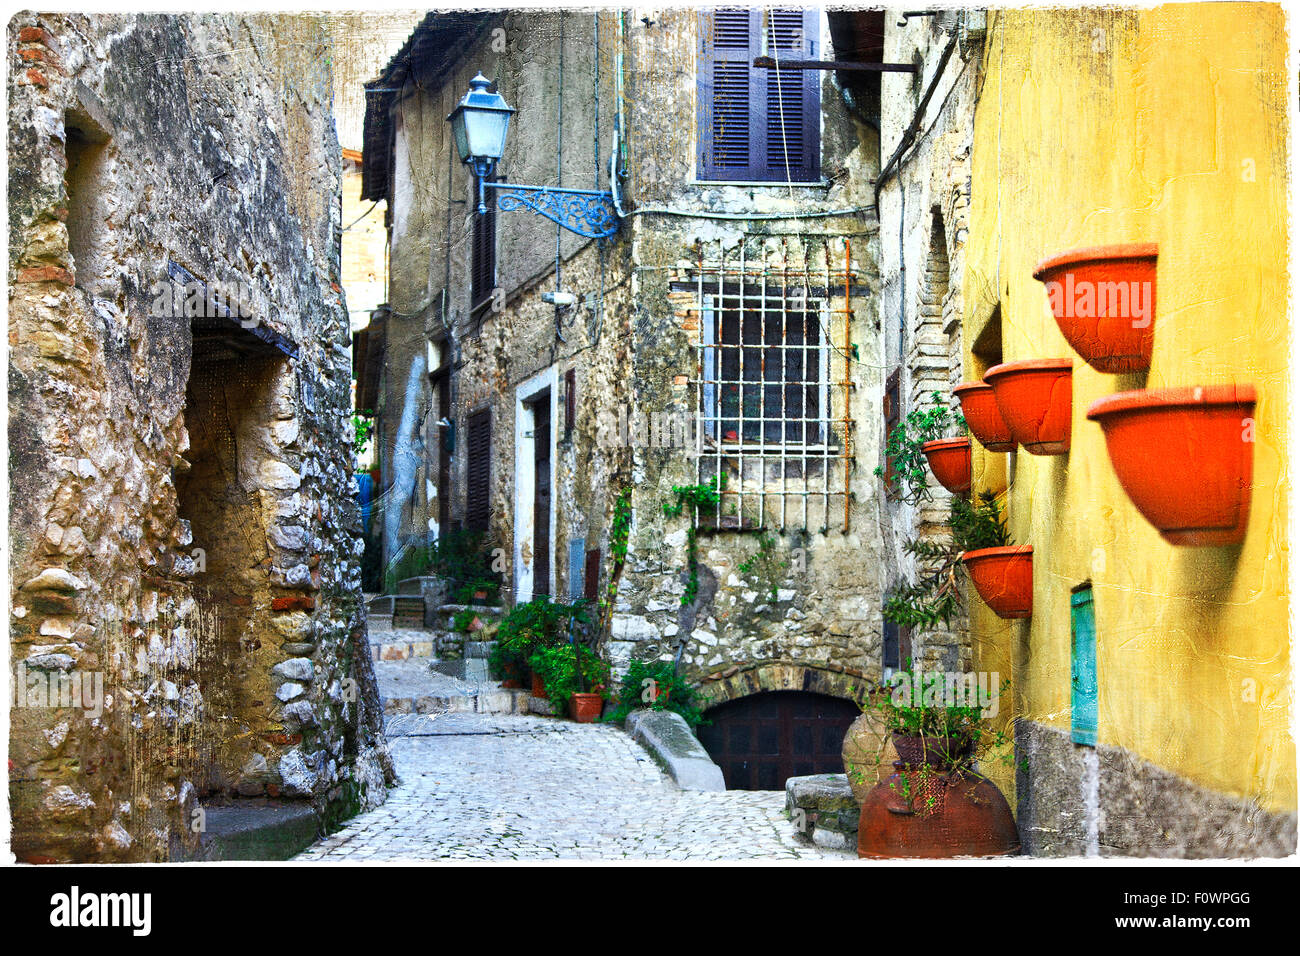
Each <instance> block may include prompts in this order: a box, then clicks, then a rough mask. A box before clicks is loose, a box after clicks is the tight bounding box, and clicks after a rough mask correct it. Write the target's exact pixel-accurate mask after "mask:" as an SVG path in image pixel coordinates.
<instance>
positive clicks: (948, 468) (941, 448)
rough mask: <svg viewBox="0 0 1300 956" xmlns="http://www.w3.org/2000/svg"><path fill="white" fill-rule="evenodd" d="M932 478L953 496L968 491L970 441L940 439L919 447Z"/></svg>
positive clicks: (964, 439)
mask: <svg viewBox="0 0 1300 956" xmlns="http://www.w3.org/2000/svg"><path fill="white" fill-rule="evenodd" d="M921 451H922V453H923V454H924V455H925V458H926V461H928V462H929V463H930V470H931V471H932V472H934V477H936V478H938V479H939V484H941V485H943V486H944V487H945V488H947V489H948V490H949V491H951V492H952V493H953V494H954V495H964V494H966V493H967V492H968V491H970V439H969V438H940V439H939V440H937V441H928V442H925V443H924V444H923V445H921Z"/></svg>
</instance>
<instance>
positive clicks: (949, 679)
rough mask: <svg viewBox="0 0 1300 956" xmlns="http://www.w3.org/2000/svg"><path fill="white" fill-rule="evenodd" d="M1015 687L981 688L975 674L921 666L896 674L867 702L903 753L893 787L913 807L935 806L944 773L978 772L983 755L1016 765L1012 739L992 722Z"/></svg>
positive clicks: (1006, 683) (895, 745) (890, 779)
mask: <svg viewBox="0 0 1300 956" xmlns="http://www.w3.org/2000/svg"><path fill="white" fill-rule="evenodd" d="M995 676H996V675H995ZM1010 686H1011V682H1010V681H1002V682H1001V684H1000V685H999V686H998V687H996V688H993V687H980V686H979V683H978V680H977V675H975V674H964V675H958V674H947V673H942V672H925V671H923V670H922V669H921V668H919V667H916V668H914V669H912V670H904V671H901V672H900V673H898V674H895V675H894V679H893V682H892V686H891V687H890V688H887V689H886V691H885V692H883V693H880V694H877V695H875V696H874V697H873V698H872V699H871V701H870V702H869V704H868V705H867V706H868V707H874V708H876V709H877V710H878V711H879V713H880V716H881V721H882V724H883V726H884V729H885V731H886V732H887V733H889V734H891V735H892V736H893V742H894V749H895V750H896V751H897V753H898V758H899V759H898V764H897V765H896V766H897V767H898V768H899V769H900V772H899V773H896V774H894V775H893V776H891V777H889V778H888V780H889V787H890V788H891V789H892V790H894V791H895V792H896V793H898V795H899V796H901V797H902V799H903V800H904V801H906V803H907V806H908V808H909V809H911V810H921V811H925V810H930V809H932V808H933V806H934V803H935V800H936V796H935V794H936V789H935V788H934V787H933V786H930V784H931V783H932V782H933V781H934V780H935V779H936V778H937V777H939V776H943V775H956V776H958V777H960V776H962V775H969V774H972V773H974V766H975V763H976V761H977V760H978V759H980V758H982V757H985V756H989V755H993V757H994V759H995V760H997V761H1000V762H1002V763H1006V764H1007V765H1013V764H1014V761H1015V758H1014V755H1013V754H1011V753H1010V752H1009V751H1008V750H1007V744H1008V743H1009V742H1010V741H1009V738H1008V737H1007V735H1006V733H1005V732H1004V731H1003V730H1002V729H1000V728H994V727H993V726H992V724H991V722H990V718H991V717H992V716H993V715H995V714H996V712H997V708H998V700H999V698H1000V697H1001V696H1002V695H1003V694H1005V693H1006V691H1007V689H1008V688H1009V687H1010ZM877 759H879V758H877Z"/></svg>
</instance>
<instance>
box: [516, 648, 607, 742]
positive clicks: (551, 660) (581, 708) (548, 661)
mask: <svg viewBox="0 0 1300 956" xmlns="http://www.w3.org/2000/svg"><path fill="white" fill-rule="evenodd" d="M528 664H529V666H530V667H532V669H533V673H534V674H535V675H537V676H538V677H539V678H540V679H541V681H542V684H543V686H544V687H545V690H546V697H547V699H549V700H550V702H551V705H552V706H553V707H554V708H555V710H556V713H564V712H565V710H566V709H569V708H570V705H571V703H573V704H574V705H575V706H574V708H573V709H574V711H575V713H574V719H576V720H578V721H579V722H580V723H590V722H591V721H593V720H595V719H596V718H597V717H599V716H600V708H601V707H602V706H603V704H604V700H605V696H606V695H605V693H604V691H603V688H604V687H607V686H608V685H609V682H610V671H609V664H608V663H606V662H605V661H603V660H601V658H600V656H599V655H598V654H597V653H596V652H595V651H593V650H592V649H591V648H589V647H587V646H586V645H585V644H582V643H581V642H579V641H574V642H573V643H568V642H566V643H563V644H556V645H552V646H549V647H541V648H538V649H537V650H536V651H534V652H533V654H532V655H531V656H529V658H528ZM596 687H601V688H602V691H601V692H599V693H597V692H596V691H595V690H594V688H596ZM588 688H592V689H591V690H589V689H588Z"/></svg>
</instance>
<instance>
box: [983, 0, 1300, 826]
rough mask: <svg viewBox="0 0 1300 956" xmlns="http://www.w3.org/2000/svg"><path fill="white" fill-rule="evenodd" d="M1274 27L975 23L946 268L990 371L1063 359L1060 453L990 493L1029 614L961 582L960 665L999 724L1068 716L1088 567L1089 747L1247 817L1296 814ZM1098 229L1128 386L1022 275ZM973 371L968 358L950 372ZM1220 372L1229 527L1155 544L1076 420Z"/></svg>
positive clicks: (993, 18) (1170, 14)
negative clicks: (1143, 281)
mask: <svg viewBox="0 0 1300 956" xmlns="http://www.w3.org/2000/svg"><path fill="white" fill-rule="evenodd" d="M1285 28H1286V25H1285V21H1284V17H1283V15H1282V13H1281V11H1280V9H1279V8H1278V7H1276V6H1272V5H1264V4H1258V5H1257V4H1246V3H1223V4H1194V5H1178V6H1164V7H1157V8H1151V9H1147V10H1128V11H1122V10H1121V11H1115V10H1062V11H1047V10H1014V11H1002V12H999V13H990V20H989V32H988V39H987V42H986V44H985V50H984V63H983V67H984V74H983V77H982V83H983V85H982V89H981V90H980V95H979V99H978V104H977V107H976V116H975V145H974V151H973V155H972V164H973V165H972V188H971V193H972V210H971V224H970V238H969V245H968V248H967V252H966V274H965V275H964V277H963V281H964V301H965V303H966V314H965V316H964V323H965V325H964V333H965V334H964V337H963V338H964V341H965V342H966V343H967V348H968V349H969V343H972V342H974V341H975V339H976V338H977V336H979V334H980V333H981V331H982V330H983V328H984V326H985V324H986V323H987V322H988V321H989V317H990V316H991V315H992V314H993V312H994V308H995V306H1000V311H1001V321H1002V349H1003V360H1004V361H1011V360H1015V359H1025V358H1034V357H1061V356H1069V357H1072V358H1074V360H1075V367H1074V403H1073V424H1072V428H1073V439H1072V448H1071V451H1070V453H1069V455H1068V456H1059V457H1036V456H1033V455H1029V454H1026V453H1024V452H1023V451H1022V452H1021V453H1020V454H1019V455H1017V456H1015V461H1014V472H1013V474H1012V487H1011V490H1010V492H1009V495H1008V503H1009V512H1010V521H1009V524H1010V528H1011V530H1012V534H1013V537H1014V540H1015V541H1016V542H1017V543H1030V544H1032V545H1033V546H1034V574H1035V588H1034V590H1035V594H1034V615H1033V618H1032V619H1031V620H1030V621H1026V622H1010V621H1000V620H998V619H997V618H995V617H993V616H992V615H991V614H990V613H989V612H988V611H987V609H986V608H984V607H983V606H982V605H981V604H980V602H979V599H978V597H976V596H974V595H972V601H971V603H972V622H971V623H972V636H973V638H974V643H975V647H976V654H977V665H976V666H977V668H978V669H981V670H989V671H992V670H997V671H1000V672H1001V673H1002V674H1003V675H1004V676H1006V675H1008V674H1011V675H1013V677H1014V681H1015V697H1016V702H1015V708H1014V710H1015V711H1016V712H1017V713H1018V714H1020V715H1021V716H1025V717H1028V718H1030V719H1033V720H1037V721H1041V722H1044V723H1046V724H1049V725H1051V726H1054V727H1058V728H1061V729H1064V730H1068V729H1069V725H1070V611H1069V596H1070V590H1071V588H1072V587H1074V586H1076V585H1078V584H1080V583H1083V582H1085V581H1088V580H1091V581H1092V584H1093V590H1094V598H1095V605H1096V625H1097V659H1098V679H1099V728H1098V742H1099V743H1101V744H1111V745H1117V746H1122V747H1125V748H1128V749H1129V750H1130V751H1132V752H1134V753H1136V754H1137V755H1138V756H1140V757H1141V758H1143V759H1145V760H1149V761H1151V762H1152V763H1154V764H1156V765H1158V766H1161V767H1164V768H1166V769H1168V770H1171V771H1174V772H1176V773H1178V774H1180V775H1182V776H1183V777H1185V778H1187V779H1189V780H1191V781H1192V782H1194V783H1196V784H1199V785H1201V786H1204V787H1208V788H1211V789H1213V790H1216V791H1220V792H1224V793H1230V794H1233V795H1238V796H1254V797H1257V798H1258V799H1259V801H1260V803H1261V804H1262V805H1263V806H1264V807H1265V808H1266V809H1269V810H1294V809H1295V806H1296V789H1295V750H1294V745H1293V742H1292V740H1291V737H1290V733H1289V725H1290V717H1289V712H1288V707H1289V701H1288V693H1289V691H1288V688H1289V682H1290V667H1291V662H1290V656H1289V634H1288V595H1287V560H1288V540H1287V525H1288V516H1287V500H1286V499H1287V491H1288V481H1289V476H1288V473H1287V470H1286V467H1285V459H1284V454H1285V449H1286V447H1287V406H1288V394H1287V392H1288V362H1289V360H1290V355H1291V348H1290V341H1289V328H1288V322H1287V309H1288V287H1287V271H1286V256H1287V238H1288V237H1287V188H1286V187H1287V142H1288V130H1287V126H1288V121H1287V116H1288V112H1287V105H1286V104H1287V75H1286V33H1285ZM1114 242H1156V243H1158V244H1159V248H1160V257H1159V264H1158V272H1157V286H1158V293H1157V312H1156V316H1155V352H1154V357H1153V359H1152V365H1151V369H1150V372H1149V374H1147V375H1145V376H1144V375H1142V374H1141V373H1138V374H1131V375H1123V376H1115V375H1104V374H1102V373H1099V372H1096V371H1094V370H1092V369H1091V368H1089V367H1088V366H1087V365H1086V364H1085V363H1084V362H1083V360H1082V359H1080V358H1079V357H1078V356H1077V355H1076V354H1075V353H1074V352H1073V350H1072V349H1071V348H1070V346H1069V345H1068V344H1067V343H1066V341H1065V339H1064V338H1063V337H1062V335H1061V333H1060V331H1059V329H1058V328H1057V325H1056V323H1055V321H1054V320H1053V318H1052V315H1051V312H1050V311H1049V309H1048V305H1047V297H1046V295H1045V293H1044V288H1043V286H1042V284H1040V283H1039V282H1037V281H1036V280H1035V279H1034V278H1033V276H1032V272H1033V269H1034V265H1035V263H1036V262H1038V261H1039V260H1040V259H1041V258H1043V257H1045V256H1047V255H1050V254H1053V253H1057V252H1062V251H1066V250H1069V249H1074V248H1078V247H1083V246H1093V245H1101V244H1105V243H1114ZM981 371H983V368H982V365H981V363H979V362H978V361H977V360H976V359H975V357H973V356H972V355H971V354H970V353H969V351H968V353H967V355H966V373H967V378H974V377H977V376H978V374H979V372H981ZM1233 382H1240V383H1252V384H1254V385H1255V387H1256V388H1257V389H1258V392H1259V404H1258V406H1257V410H1256V420H1257V436H1258V440H1257V444H1256V447H1255V476H1254V489H1253V501H1252V509H1251V517H1250V525H1249V530H1248V533H1247V535H1246V539H1245V542H1244V544H1243V545H1241V546H1240V547H1239V548H1191V547H1175V546H1172V545H1168V544H1166V543H1164V541H1163V540H1162V539H1161V538H1160V537H1159V535H1158V534H1157V532H1156V530H1155V529H1154V528H1153V527H1152V526H1151V525H1149V524H1148V523H1147V522H1146V520H1145V519H1144V518H1143V517H1142V516H1141V515H1140V514H1139V513H1138V512H1137V510H1136V509H1135V508H1134V507H1133V505H1132V503H1131V502H1130V501H1129V500H1128V498H1127V496H1126V495H1125V493H1124V491H1123V489H1122V488H1121V487H1120V485H1119V483H1118V481H1117V480H1116V478H1115V475H1114V472H1113V471H1112V469H1111V466H1110V460H1109V458H1108V457H1107V453H1106V448H1105V443H1104V440H1103V437H1102V433H1101V429H1100V428H1099V426H1098V425H1097V424H1095V423H1093V422H1090V421H1088V420H1087V419H1086V418H1085V417H1084V415H1085V412H1086V411H1087V408H1088V406H1089V405H1090V404H1091V403H1092V402H1093V401H1094V400H1096V399H1098V398H1100V397H1102V396H1104V395H1109V394H1112V393H1114V392H1117V391H1124V390H1127V389H1134V388H1144V387H1146V388H1162V387H1173V386H1183V385H1208V384H1222V383H1233ZM976 448H977V451H976V456H977V461H976V464H975V472H976V475H977V478H978V476H979V475H980V474H981V470H982V469H984V468H987V467H988V463H985V462H981V461H980V460H979V459H980V458H981V457H983V456H984V454H985V453H983V450H982V449H981V448H979V446H978V443H977V444H976ZM988 473H989V474H991V475H994V476H997V475H998V474H999V469H998V468H996V467H995V468H993V469H992V470H991V471H989V472H988ZM998 485H1000V482H994V486H995V487H997V486H998ZM1252 682H1253V683H1252ZM1252 687H1253V688H1255V690H1256V694H1255V698H1256V699H1255V700H1253V701H1252V700H1250V696H1251V694H1250V690H1251V688H1252ZM1012 709H1013V708H1011V707H1004V708H1003V713H1004V714H1009V712H1010V711H1011V710H1012ZM996 778H997V781H998V783H999V785H1001V786H1002V787H1003V789H1004V792H1006V793H1007V794H1008V796H1009V797H1011V796H1012V793H1013V787H1012V786H1011V784H1012V782H1013V781H1011V780H1010V779H1009V775H1008V774H1007V773H1006V772H1003V773H997V774H996Z"/></svg>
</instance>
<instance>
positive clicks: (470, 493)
mask: <svg viewBox="0 0 1300 956" xmlns="http://www.w3.org/2000/svg"><path fill="white" fill-rule="evenodd" d="M468 424H469V427H468V428H467V429H466V431H467V432H468V435H467V436H466V441H465V455H466V467H465V528H466V530H468V531H487V530H488V529H489V526H490V525H491V523H492V504H491V501H492V496H491V481H492V409H490V408H485V409H483V410H482V411H480V412H475V413H474V414H473V415H471V416H470V417H469V423H468Z"/></svg>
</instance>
